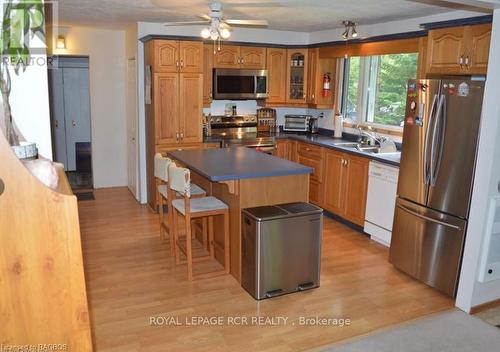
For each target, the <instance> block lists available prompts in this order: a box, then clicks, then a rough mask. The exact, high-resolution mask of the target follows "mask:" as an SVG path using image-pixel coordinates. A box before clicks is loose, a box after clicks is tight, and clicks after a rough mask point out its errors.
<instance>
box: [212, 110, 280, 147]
mask: <svg viewBox="0 0 500 352" xmlns="http://www.w3.org/2000/svg"><path fill="white" fill-rule="evenodd" d="M209 121H210V131H211V137H212V138H220V139H221V140H222V147H223V148H234V147H247V148H252V149H255V150H257V151H259V152H263V153H266V154H273V153H274V151H275V150H276V140H275V139H274V137H272V136H269V134H267V135H261V134H259V133H258V131H257V116H255V115H247V116H210V119H209Z"/></svg>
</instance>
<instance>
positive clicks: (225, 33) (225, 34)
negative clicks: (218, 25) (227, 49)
mask: <svg viewBox="0 0 500 352" xmlns="http://www.w3.org/2000/svg"><path fill="white" fill-rule="evenodd" d="M220 36H221V38H222V39H228V38H229V37H230V36H231V31H230V30H229V29H227V28H222V29H221V30H220Z"/></svg>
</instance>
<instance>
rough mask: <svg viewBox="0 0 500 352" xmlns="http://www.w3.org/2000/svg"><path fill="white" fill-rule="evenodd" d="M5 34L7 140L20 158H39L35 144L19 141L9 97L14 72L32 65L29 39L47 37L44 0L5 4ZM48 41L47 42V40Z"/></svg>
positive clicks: (1, 42) (1, 82)
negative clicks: (36, 36)
mask: <svg viewBox="0 0 500 352" xmlns="http://www.w3.org/2000/svg"><path fill="white" fill-rule="evenodd" d="M3 6H4V7H3V11H4V12H3V17H2V34H1V35H0V51H1V60H0V91H1V94H2V105H3V123H2V125H1V127H2V129H3V132H4V134H5V137H6V138H7V140H8V142H9V144H10V145H11V146H12V148H13V150H14V152H15V153H16V154H17V155H18V157H20V158H32V157H34V156H36V154H37V151H36V145H35V144H34V143H27V142H21V143H20V142H19V136H18V135H17V133H16V131H15V127H14V122H13V118H12V111H11V107H10V101H9V96H10V92H11V70H12V69H13V71H14V73H15V74H16V75H19V74H20V73H21V72H24V71H25V70H26V68H27V66H28V65H29V62H30V57H31V55H30V47H29V40H30V39H33V38H34V37H35V35H39V36H40V35H41V37H42V38H45V31H44V8H43V1H42V0H27V1H26V0H24V1H23V0H20V1H16V2H14V1H12V0H8V1H4V2H3ZM44 41H45V39H44Z"/></svg>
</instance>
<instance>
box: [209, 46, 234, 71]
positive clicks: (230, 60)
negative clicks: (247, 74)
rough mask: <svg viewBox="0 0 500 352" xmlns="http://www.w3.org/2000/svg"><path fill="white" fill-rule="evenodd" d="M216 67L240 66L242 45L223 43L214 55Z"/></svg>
mask: <svg viewBox="0 0 500 352" xmlns="http://www.w3.org/2000/svg"><path fill="white" fill-rule="evenodd" d="M214 67H215V68H240V47H239V46H237V45H221V47H220V50H217V51H216V53H215V57H214Z"/></svg>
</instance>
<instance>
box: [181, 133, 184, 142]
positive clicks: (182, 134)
mask: <svg viewBox="0 0 500 352" xmlns="http://www.w3.org/2000/svg"><path fill="white" fill-rule="evenodd" d="M183 139H184V132H181V141H182V140H183Z"/></svg>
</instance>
